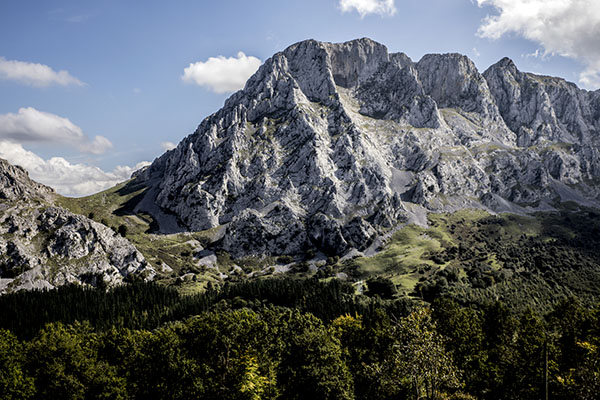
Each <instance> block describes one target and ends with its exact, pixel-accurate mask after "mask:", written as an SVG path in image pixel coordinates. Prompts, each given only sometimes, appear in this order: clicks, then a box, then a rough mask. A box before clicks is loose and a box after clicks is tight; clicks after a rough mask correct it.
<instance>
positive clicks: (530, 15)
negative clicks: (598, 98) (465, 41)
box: [477, 0, 600, 88]
mask: <svg viewBox="0 0 600 400" xmlns="http://www.w3.org/2000/svg"><path fill="white" fill-rule="evenodd" d="M477 4H478V5H479V6H480V7H482V6H485V5H489V6H493V7H494V8H495V9H496V10H497V12H498V14H497V15H491V16H487V17H486V18H485V19H484V21H483V24H482V25H481V26H480V28H479V31H478V34H479V36H481V37H487V38H492V39H498V38H500V37H502V36H503V35H505V34H507V33H515V34H517V35H520V36H522V37H524V38H526V39H528V40H531V41H533V42H536V43H539V44H540V45H541V46H542V47H543V49H544V53H545V54H558V55H561V56H564V57H570V58H573V59H576V60H578V61H580V62H582V63H583V64H584V65H585V70H584V71H583V72H582V73H581V74H580V76H579V81H580V82H581V83H582V84H583V85H584V86H587V87H593V88H598V87H600V40H599V39H598V38H600V1H598V0H477Z"/></svg>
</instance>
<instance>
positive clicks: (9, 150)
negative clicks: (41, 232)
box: [0, 140, 150, 197]
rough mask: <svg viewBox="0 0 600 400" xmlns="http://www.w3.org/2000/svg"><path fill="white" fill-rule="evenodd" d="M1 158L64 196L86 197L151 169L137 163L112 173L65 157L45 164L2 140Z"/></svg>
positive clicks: (0, 147)
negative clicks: (138, 172) (137, 171)
mask: <svg viewBox="0 0 600 400" xmlns="http://www.w3.org/2000/svg"><path fill="white" fill-rule="evenodd" d="M0 158H4V159H6V160H8V161H9V162H10V163H12V164H15V165H20V166H22V167H23V168H25V169H26V170H27V171H28V172H29V176H30V177H31V179H33V180H35V181H38V182H40V183H43V184H45V185H48V186H50V187H52V188H54V189H55V190H56V191H57V192H58V193H60V194H62V195H65V196H75V197H79V196H87V195H89V194H92V193H96V192H99V191H102V190H105V189H108V188H110V187H113V186H115V185H116V184H118V183H120V182H123V181H125V180H127V179H129V178H130V177H131V174H132V172H134V171H136V170H138V169H140V168H142V167H144V166H146V165H149V164H150V163H149V162H141V163H138V164H137V165H136V166H134V167H129V166H117V167H116V168H115V169H114V170H113V171H112V172H105V171H103V170H101V169H100V168H98V167H94V166H91V165H86V164H71V163H69V162H68V161H67V160H65V159H64V158H62V157H52V158H51V159H49V160H44V159H42V158H41V157H39V156H38V155H37V154H35V153H33V152H31V151H28V150H25V149H24V148H23V146H21V144H19V143H13V142H10V141H6V140H0Z"/></svg>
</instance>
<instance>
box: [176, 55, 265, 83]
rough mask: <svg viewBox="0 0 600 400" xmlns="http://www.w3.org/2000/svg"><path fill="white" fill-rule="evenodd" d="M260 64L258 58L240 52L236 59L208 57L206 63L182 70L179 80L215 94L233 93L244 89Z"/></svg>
mask: <svg viewBox="0 0 600 400" xmlns="http://www.w3.org/2000/svg"><path fill="white" fill-rule="evenodd" d="M260 64H261V61H260V60H259V59H258V58H256V57H253V56H247V55H245V54H244V53H243V52H241V51H240V52H239V53H238V54H237V57H229V58H225V57H223V56H218V57H209V59H208V60H206V61H198V62H196V63H192V64H190V66H189V67H187V68H185V69H184V70H183V75H182V76H181V79H182V80H183V81H184V82H186V83H192V84H196V85H200V86H204V87H207V88H208V89H210V90H212V91H213V92H216V93H228V92H234V91H236V90H239V89H242V88H243V87H244V84H245V83H246V81H247V80H248V78H250V76H252V74H253V73H255V72H256V70H257V69H258V67H259V66H260Z"/></svg>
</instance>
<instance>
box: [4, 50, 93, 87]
mask: <svg viewBox="0 0 600 400" xmlns="http://www.w3.org/2000/svg"><path fill="white" fill-rule="evenodd" d="M0 79H4V80H11V81H16V82H19V83H23V84H26V85H30V86H36V87H46V86H50V85H60V86H69V85H75V86H84V85H85V84H84V83H83V82H81V81H80V80H79V79H77V78H75V77H74V76H72V75H71V74H69V73H68V72H67V71H58V72H56V71H54V70H53V69H52V68H50V67H49V66H47V65H44V64H36V63H29V62H24V61H17V60H7V59H6V58H4V57H0Z"/></svg>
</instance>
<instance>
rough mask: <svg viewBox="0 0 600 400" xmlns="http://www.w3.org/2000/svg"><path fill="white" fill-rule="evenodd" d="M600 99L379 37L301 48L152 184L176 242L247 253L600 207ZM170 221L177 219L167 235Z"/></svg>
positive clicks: (342, 247) (265, 70)
mask: <svg viewBox="0 0 600 400" xmlns="http://www.w3.org/2000/svg"><path fill="white" fill-rule="evenodd" d="M599 137H600V91H595V92H589V91H585V90H581V89H578V88H577V86H576V85H575V84H572V83H569V82H566V81H565V80H563V79H560V78H552V77H547V76H538V75H534V74H531V73H524V72H521V71H519V70H518V69H517V68H516V66H515V65H514V63H513V62H512V61H511V60H509V59H507V58H505V59H502V60H501V61H499V62H498V63H496V64H494V65H492V66H491V67H490V68H488V69H487V70H486V71H485V72H484V73H483V74H482V73H480V72H479V71H478V70H477V68H476V67H475V65H474V63H473V62H472V61H471V60H470V59H469V58H467V57H466V56H463V55H460V54H429V55H426V56H424V57H423V58H422V59H421V60H419V61H418V62H414V61H412V60H411V59H410V58H409V57H408V56H406V55H405V54H403V53H389V52H388V51H387V49H386V47H385V46H384V45H382V44H379V43H376V42H374V41H372V40H370V39H359V40H354V41H351V42H347V43H341V44H331V43H321V42H317V41H314V40H308V41H304V42H300V43H297V44H294V45H292V46H290V47H288V48H287V49H286V50H284V51H283V52H280V53H277V54H275V55H274V56H273V57H271V58H270V59H268V60H267V61H266V62H265V63H264V64H263V65H262V66H261V67H260V69H259V70H258V71H257V72H256V73H255V74H254V75H253V76H252V77H251V78H250V79H249V80H248V82H247V83H246V86H245V88H244V89H243V90H241V91H238V92H237V93H235V94H233V95H232V96H231V97H230V98H229V99H228V100H227V101H226V102H225V105H224V107H223V108H222V109H221V110H219V111H218V112H216V113H215V114H213V115H211V116H209V117H207V118H206V119H205V120H204V121H202V123H201V124H200V126H199V127H198V129H197V130H196V131H195V132H194V133H193V134H192V135H190V136H188V137H186V138H185V139H183V140H182V141H181V142H180V143H179V145H178V146H177V148H176V149H174V150H171V151H169V152H167V153H165V154H164V155H162V156H161V157H159V158H158V159H156V160H155V161H154V163H153V164H152V165H151V166H150V167H149V168H147V169H146V170H145V171H144V172H143V173H141V174H138V176H137V178H136V181H137V182H138V183H139V182H143V183H144V184H145V185H147V186H148V188H149V189H150V190H148V191H147V193H148V194H147V196H146V198H145V199H144V201H142V202H141V203H140V205H139V206H138V209H140V210H141V209H146V210H147V211H149V212H151V213H153V214H154V215H155V217H156V218H157V219H158V220H159V221H160V222H161V228H162V229H163V230H169V229H171V230H172V229H173V226H174V224H173V223H172V221H173V220H174V218H173V216H175V217H176V220H177V221H176V222H177V224H178V229H180V230H188V231H202V230H207V229H212V228H217V227H218V228H219V229H220V230H221V231H222V232H224V235H222V238H221V240H220V241H219V242H218V243H217V245H218V246H219V247H221V248H223V249H225V250H226V251H228V252H230V253H231V254H232V255H233V256H234V257H244V256H249V255H259V256H261V255H281V254H287V255H295V254H299V253H301V252H303V251H305V250H306V249H308V248H313V249H315V248H316V249H317V250H321V251H324V252H326V253H334V254H344V253H346V252H348V251H349V250H351V249H358V250H364V249H366V248H367V247H368V246H369V245H371V243H372V242H373V240H374V239H375V238H376V237H378V236H379V235H382V234H384V233H385V232H388V231H389V230H391V229H393V228H394V227H396V226H398V225H399V224H401V223H402V222H404V221H407V220H409V219H412V220H415V221H419V220H421V222H423V221H422V220H423V218H422V213H423V212H424V211H453V210H457V209H461V208H466V207H476V208H484V209H488V210H491V211H500V212H501V211H511V212H530V211H533V210H548V209H552V208H553V207H554V206H556V205H557V204H558V203H559V202H565V201H575V202H578V203H581V204H585V205H588V206H597V205H598V204H599V194H600V192H599V190H600V186H599V185H598V182H599V181H598V179H597V178H598V177H599V176H600V157H599V151H600V141H599ZM169 221H171V223H168V222H169Z"/></svg>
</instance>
